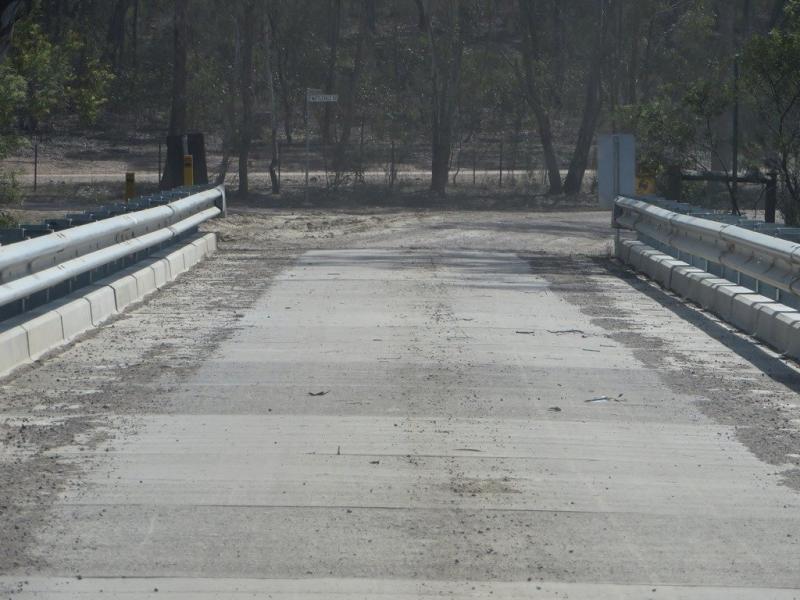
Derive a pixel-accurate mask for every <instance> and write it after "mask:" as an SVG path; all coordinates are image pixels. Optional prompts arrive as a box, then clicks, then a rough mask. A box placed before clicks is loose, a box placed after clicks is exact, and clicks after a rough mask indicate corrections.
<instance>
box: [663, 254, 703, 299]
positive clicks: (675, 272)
mask: <svg viewBox="0 0 800 600" xmlns="http://www.w3.org/2000/svg"><path fill="white" fill-rule="evenodd" d="M701 276H708V277H711V276H712V275H711V274H710V273H706V272H705V271H703V270H702V269H698V268H697V267H693V266H691V265H689V264H686V263H685V262H682V263H681V264H680V265H676V266H675V268H673V269H672V275H671V277H670V287H671V288H672V291H674V292H675V293H676V294H678V295H680V296H683V297H684V298H686V299H687V300H691V301H693V302H695V299H694V297H693V295H692V289H693V288H696V287H697V279H698V278H699V277H701Z"/></svg>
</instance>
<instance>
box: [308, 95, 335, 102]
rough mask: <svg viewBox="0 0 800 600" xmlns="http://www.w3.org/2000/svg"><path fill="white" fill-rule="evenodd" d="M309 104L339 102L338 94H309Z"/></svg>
mask: <svg viewBox="0 0 800 600" xmlns="http://www.w3.org/2000/svg"><path fill="white" fill-rule="evenodd" d="M308 101H309V102H338V101H339V95H338V94H309V95H308Z"/></svg>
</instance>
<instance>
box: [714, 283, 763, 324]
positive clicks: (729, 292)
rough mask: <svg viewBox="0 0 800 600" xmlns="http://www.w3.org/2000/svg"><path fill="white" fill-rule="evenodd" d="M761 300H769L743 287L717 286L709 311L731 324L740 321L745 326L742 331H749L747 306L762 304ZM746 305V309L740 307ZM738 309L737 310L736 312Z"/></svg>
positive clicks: (734, 285)
mask: <svg viewBox="0 0 800 600" xmlns="http://www.w3.org/2000/svg"><path fill="white" fill-rule="evenodd" d="M761 300H767V301H769V299H767V298H764V296H762V295H760V294H756V293H755V292H754V291H753V290H751V289H749V288H746V287H743V286H741V285H736V284H732V285H717V286H716V293H715V295H714V298H713V301H712V303H711V306H710V307H709V309H710V310H711V311H712V312H713V313H715V314H716V315H718V316H719V317H721V318H722V319H724V320H725V321H728V322H729V323H733V324H734V325H736V323H734V321H735V320H740V322H741V323H742V324H743V325H747V326H745V327H742V329H745V330H749V329H750V327H749V321H748V320H747V316H746V314H745V313H744V312H743V311H745V310H746V307H747V306H752V305H753V304H755V303H757V302H760V301H761ZM742 303H743V304H744V306H745V308H741V307H740V305H741V304H742ZM735 308H736V310H734V309H735ZM752 325H753V328H755V319H753V323H752Z"/></svg>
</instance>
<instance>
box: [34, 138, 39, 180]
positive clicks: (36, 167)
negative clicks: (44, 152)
mask: <svg viewBox="0 0 800 600" xmlns="http://www.w3.org/2000/svg"><path fill="white" fill-rule="evenodd" d="M38 185H39V142H35V143H34V144H33V191H34V192H35V191H36V188H37V187H38Z"/></svg>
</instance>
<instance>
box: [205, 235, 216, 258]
mask: <svg viewBox="0 0 800 600" xmlns="http://www.w3.org/2000/svg"><path fill="white" fill-rule="evenodd" d="M205 238H206V244H207V245H208V252H209V255H211V254H214V253H215V252H216V251H217V234H216V233H208V234H206V235H205Z"/></svg>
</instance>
